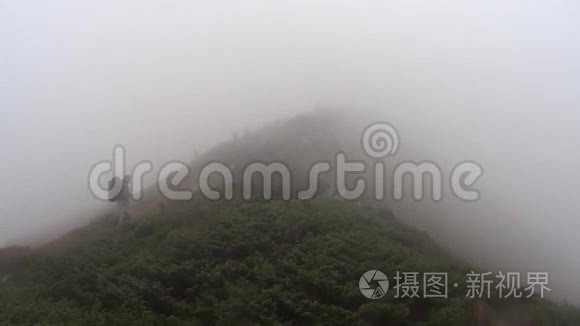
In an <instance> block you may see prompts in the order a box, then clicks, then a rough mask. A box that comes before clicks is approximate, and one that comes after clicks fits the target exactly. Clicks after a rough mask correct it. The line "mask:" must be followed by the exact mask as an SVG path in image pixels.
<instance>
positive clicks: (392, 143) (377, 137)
mask: <svg viewBox="0 0 580 326" xmlns="http://www.w3.org/2000/svg"><path fill="white" fill-rule="evenodd" d="M361 143H362V147H363V149H364V151H365V153H367V155H368V156H370V157H372V158H385V157H387V156H389V155H394V154H395V153H396V152H397V150H398V149H399V133H398V132H397V129H395V127H393V126H391V125H390V124H388V123H386V122H377V123H374V124H372V125H370V126H368V127H367V128H366V129H365V131H364V132H363V135H362V140H361Z"/></svg>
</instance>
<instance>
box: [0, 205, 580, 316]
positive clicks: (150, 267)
mask: <svg viewBox="0 0 580 326" xmlns="http://www.w3.org/2000/svg"><path fill="white" fill-rule="evenodd" d="M115 222H116V221H115ZM75 235H76V236H75V237H74V239H68V240H67V241H69V243H68V245H66V246H63V245H62V244H61V245H60V246H59V248H58V250H54V251H53V252H50V253H46V252H44V253H43V254H36V255H32V256H31V257H30V258H28V259H27V261H26V262H24V263H22V265H21V266H19V267H18V269H17V270H16V271H15V272H13V274H12V277H11V278H10V279H8V280H5V281H4V282H3V283H2V284H0V323H1V324H2V325H192V324H193V325H197V324H199V325H211V324H217V325H233V324H236V325H240V324H242V325H244V324H255V323H258V324H266V325H273V324H286V325H289V324H292V325H305V324H317V325H320V324H322V325H341V324H344V325H353V324H354V325H379V324H380V325H387V324H388V325H465V324H467V323H468V319H469V318H470V315H469V314H470V313H469V310H470V304H471V303H470V302H469V301H468V300H467V299H465V291H464V289H461V288H457V289H455V288H453V287H451V286H450V287H449V291H450V293H449V299H395V298H393V295H392V294H393V291H389V293H388V294H387V295H386V296H385V297H384V298H382V299H379V300H369V299H366V298H365V297H363V296H362V295H361V293H360V291H359V289H358V281H359V278H360V276H361V275H362V274H363V273H364V272H366V271H367V270H372V269H378V270H381V271H383V272H385V273H386V274H387V275H389V276H391V275H394V273H395V272H396V271H417V272H433V271H437V272H447V273H449V283H450V284H453V282H462V280H464V279H465V276H464V275H465V273H466V272H467V271H468V270H466V269H464V268H462V267H458V265H457V263H456V262H453V261H452V260H451V259H450V258H448V257H446V256H445V255H444V254H443V253H442V252H441V251H440V250H439V249H437V248H436V246H434V244H433V243H432V242H431V241H430V240H429V238H428V237H426V236H425V235H424V234H422V233H418V232H416V231H414V230H412V229H410V228H408V227H405V226H402V225H400V224H399V223H397V221H396V220H394V219H393V217H392V215H391V214H390V213H388V212H386V211H381V210H376V209H372V208H365V207H359V206H358V205H356V204H353V203H348V202H341V201H330V200H329V201H311V202H297V201H295V202H281V201H271V202H230V203H226V202H213V203H209V202H205V201H196V202H189V203H176V204H173V205H171V207H168V208H167V209H165V210H164V212H163V215H155V216H144V217H139V218H133V219H129V220H127V221H126V223H125V224H123V225H122V226H118V225H116V223H113V222H107V221H106V220H101V221H98V222H96V223H93V224H92V225H90V226H88V227H86V228H85V229H83V230H79V231H77V232H76V233H75ZM530 304H533V303H530ZM538 305H539V304H538ZM545 306H546V311H547V312H546V315H545V316H550V318H552V317H553V316H558V318H561V319H562V321H561V325H567V324H570V325H572V324H577V323H575V322H574V323H573V322H572V321H573V320H576V321H578V320H580V318H579V315H578V313H577V312H575V311H573V310H571V309H569V310H566V313H568V314H569V315H568V316H565V317H561V316H563V314H562V313H559V312H558V313H555V312H554V311H556V310H554V309H563V308H559V307H555V306H552V305H549V304H546V305H545ZM534 307H535V306H534ZM531 310H534V311H540V310H538V309H535V308H534V309H531ZM562 311H563V310H562ZM542 313H543V312H542ZM549 314H551V315H549Z"/></svg>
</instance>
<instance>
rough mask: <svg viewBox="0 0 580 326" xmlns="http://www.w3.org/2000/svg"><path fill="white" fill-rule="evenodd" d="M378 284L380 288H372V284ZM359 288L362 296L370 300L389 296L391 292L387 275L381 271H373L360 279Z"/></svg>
mask: <svg viewBox="0 0 580 326" xmlns="http://www.w3.org/2000/svg"><path fill="white" fill-rule="evenodd" d="M372 282H375V283H378V285H379V286H377V287H376V288H373V287H371V283H372ZM358 287H359V289H360V292H361V293H362V295H364V296H365V297H367V298H369V299H373V300H376V299H380V298H382V297H384V296H385V294H387V291H388V290H389V280H388V279H387V275H385V273H383V272H381V271H377V270H372V271H368V272H366V273H364V274H363V276H361V277H360V280H359V282H358Z"/></svg>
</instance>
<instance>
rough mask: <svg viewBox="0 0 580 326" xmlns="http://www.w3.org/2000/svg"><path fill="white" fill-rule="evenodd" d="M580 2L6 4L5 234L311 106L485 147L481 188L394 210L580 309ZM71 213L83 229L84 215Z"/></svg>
mask: <svg viewBox="0 0 580 326" xmlns="http://www.w3.org/2000/svg"><path fill="white" fill-rule="evenodd" d="M579 14H580V5H578V4H577V3H575V2H572V1H550V2H547V1H509V2H506V1H486V2H485V3H477V4H476V3H474V2H469V3H468V2H459V1H453V2H452V1H438V2H436V3H435V2H432V3H428V2H421V3H419V2H414V1H404V2H403V1H386V2H379V1H376V2H375V1H356V2H354V1H292V2H290V1H288V2H284V3H282V2H267V1H254V0H251V1H243V2H234V1H232V2H226V1H172V2H167V1H163V2H162V1H150V0H146V1H138V2H135V1H133V2H130V1H119V0H115V1H98V2H90V3H80V2H78V1H63V0H56V1H51V2H50V3H49V2H41V1H28V0H23V1H15V0H13V1H0V113H1V115H0V118H1V119H0V139H1V140H0V152H1V153H2V161H1V162H0V167H1V169H0V179H1V180H2V183H1V185H0V198H1V199H0V223H1V224H0V242H1V243H3V244H11V243H15V242H19V241H20V242H21V241H23V240H22V239H29V238H31V237H33V236H34V235H36V234H40V233H42V232H43V231H44V230H47V229H51V228H53V227H54V226H55V225H63V223H68V224H67V225H69V227H70V225H72V224H75V223H76V224H75V225H77V224H78V225H80V224H82V223H83V222H86V220H87V218H86V216H89V215H91V214H94V212H95V211H96V210H97V209H99V208H101V207H103V205H105V204H103V203H102V202H100V201H98V200H96V199H94V198H93V197H92V196H91V194H90V192H89V189H88V185H87V175H88V171H89V170H90V168H91V167H92V166H93V165H94V164H95V163H97V162H99V161H101V160H105V159H110V158H111V155H112V149H113V146H114V145H116V144H121V145H123V146H125V148H126V150H127V155H128V162H129V165H131V164H132V163H135V162H138V161H140V160H145V159H147V160H152V161H153V162H154V164H160V163H162V162H166V161H169V160H182V161H189V160H191V159H192V158H193V157H194V155H195V154H194V153H195V152H198V151H204V150H206V149H208V148H210V147H211V146H212V145H215V144H217V143H219V142H220V141H224V140H227V139H230V138H231V135H232V133H234V132H236V131H243V130H244V129H247V128H255V127H258V126H262V125H264V124H266V123H268V122H270V121H274V120H277V119H283V118H289V117H292V116H294V115H296V114H298V113H301V112H309V111H311V110H312V109H313V108H316V107H319V106H324V107H340V108H347V109H349V110H350V111H351V113H353V112H355V113H356V114H357V115H360V116H364V117H365V119H368V120H369V121H371V120H382V121H388V122H390V123H391V124H393V125H394V126H396V127H397V129H398V131H399V133H400V135H401V139H402V142H401V152H400V156H399V157H397V160H396V161H398V160H403V159H412V160H417V161H420V160H432V161H436V162H437V163H439V164H440V165H441V166H442V168H443V170H444V171H449V169H450V168H451V167H453V166H454V165H455V164H456V163H458V162H460V161H462V160H475V161H477V162H478V163H480V164H481V165H482V166H483V168H484V170H485V172H484V176H483V177H482V178H481V179H480V180H479V182H478V184H477V188H478V189H479V190H480V192H481V200H480V201H478V202H476V203H463V202H461V201H459V200H457V199H455V198H453V196H450V195H449V194H448V193H446V194H445V196H444V199H443V201H442V202H439V203H434V202H431V201H429V200H424V201H421V202H414V201H409V200H406V201H403V202H399V203H395V204H393V205H394V207H393V209H394V210H395V212H396V213H397V214H398V215H399V217H400V218H401V219H406V220H408V221H410V223H412V224H414V225H417V226H418V227H420V228H422V229H424V230H426V231H428V232H429V233H430V234H431V235H432V236H433V237H434V238H435V239H437V240H438V241H439V242H440V243H441V244H442V245H443V246H445V247H447V248H448V249H449V250H450V251H451V252H453V253H454V254H456V255H458V256H460V257H461V258H462V259H464V260H466V261H468V262H470V263H471V264H474V265H475V266H477V267H479V268H482V269H486V268H487V269H495V268H498V269H502V270H504V271H506V270H510V269H518V270H519V269H521V270H523V271H549V272H550V282H551V285H552V293H551V294H552V295H553V296H554V297H556V298H557V299H566V300H569V301H570V302H574V303H577V304H578V303H580V285H578V284H577V283H576V282H575V279H574V277H575V276H576V275H580V256H578V254H577V253H576V250H577V248H578V245H579V244H578V240H577V239H578V237H577V230H579V229H580V221H579V220H578V216H577V214H578V212H579V211H580V201H579V200H578V198H576V197H577V196H578V192H577V186H578V185H580V172H578V167H579V166H580V128H578V127H577V123H578V122H580V111H579V110H578V105H579V104H580V103H579V102H580V100H579V98H578V95H579V94H580V89H579V88H580V61H578V58H579V57H580V21H578V19H577V17H578V15H579ZM71 223H72V224H71Z"/></svg>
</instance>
